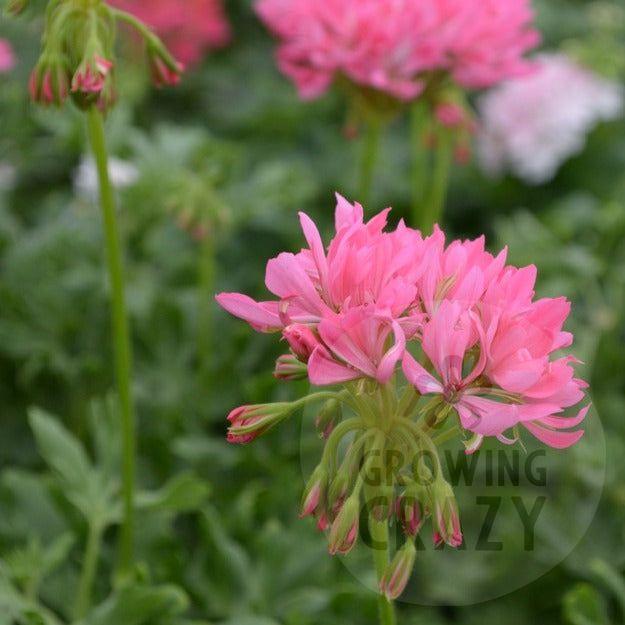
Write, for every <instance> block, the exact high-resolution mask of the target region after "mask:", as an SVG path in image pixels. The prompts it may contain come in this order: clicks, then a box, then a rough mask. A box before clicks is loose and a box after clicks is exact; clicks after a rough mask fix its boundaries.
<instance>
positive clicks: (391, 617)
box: [369, 514, 397, 625]
mask: <svg viewBox="0 0 625 625" xmlns="http://www.w3.org/2000/svg"><path fill="white" fill-rule="evenodd" d="M369 534H370V535H371V543H372V548H373V561H374V563H375V571H376V575H377V579H378V584H379V583H380V582H381V581H382V576H383V575H384V571H385V570H386V567H387V566H388V563H389V557H388V549H389V536H388V523H387V521H386V520H384V521H377V520H376V519H375V518H374V516H373V515H372V514H369ZM378 612H379V614H380V625H397V619H396V617H395V608H394V606H393V604H392V603H391V602H390V601H389V600H388V599H387V598H386V597H385V596H384V595H383V594H381V593H380V594H379V595H378Z"/></svg>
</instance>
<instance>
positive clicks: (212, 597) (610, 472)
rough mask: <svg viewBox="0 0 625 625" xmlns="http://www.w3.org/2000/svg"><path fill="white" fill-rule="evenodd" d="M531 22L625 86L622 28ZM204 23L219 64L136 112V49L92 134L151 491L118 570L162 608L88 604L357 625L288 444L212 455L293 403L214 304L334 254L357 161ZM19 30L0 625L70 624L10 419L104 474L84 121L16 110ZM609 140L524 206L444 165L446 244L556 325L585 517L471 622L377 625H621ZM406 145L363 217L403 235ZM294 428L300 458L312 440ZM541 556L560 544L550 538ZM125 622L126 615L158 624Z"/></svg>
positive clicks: (10, 167) (98, 288)
mask: <svg viewBox="0 0 625 625" xmlns="http://www.w3.org/2000/svg"><path fill="white" fill-rule="evenodd" d="M535 6H536V9H537V13H538V25H539V28H540V30H541V31H542V33H543V38H544V40H543V44H542V47H543V49H544V50H547V51H550V52H553V51H558V52H564V53H566V54H567V55H569V56H570V58H572V59H575V61H576V62H581V63H584V64H585V65H586V66H587V67H589V68H591V69H592V70H593V71H594V72H596V73H597V75H602V76H603V79H606V80H610V81H611V82H612V83H613V84H617V83H623V81H625V5H624V4H623V3H622V2H620V1H615V2H608V1H606V2H585V1H583V0H542V1H540V2H536V3H535ZM225 9H226V12H227V16H228V21H229V23H230V27H231V37H230V38H229V39H228V42H227V44H226V40H225V38H224V41H223V42H222V44H225V45H222V44H220V47H219V49H217V50H212V51H211V52H210V53H208V54H205V55H203V57H202V59H201V61H199V62H197V63H196V64H195V65H193V66H192V67H191V68H190V71H189V72H188V73H187V74H186V75H185V76H184V79H183V81H182V82H181V83H180V85H179V86H178V87H176V88H174V89H165V90H162V91H155V90H154V89H153V88H152V86H151V85H150V84H149V82H148V80H147V79H146V78H145V76H144V74H145V72H144V71H143V68H142V67H140V64H141V60H140V56H139V57H138V58H137V59H136V60H135V57H136V56H137V55H136V50H135V46H134V42H133V41H132V39H127V40H126V42H125V48H126V50H125V57H124V58H125V59H127V62H126V63H125V64H124V65H123V66H121V67H119V68H118V69H119V81H120V92H121V94H122V97H121V98H120V103H119V105H118V106H117V107H116V108H115V109H114V110H113V111H112V112H111V113H110V115H109V117H108V121H107V132H108V139H109V147H110V150H111V153H112V154H114V156H115V157H116V160H115V161H114V163H113V168H112V169H113V172H112V173H113V178H114V180H115V182H116V184H117V186H118V197H119V204H120V213H119V214H120V220H121V224H122V227H123V231H124V237H125V243H126V250H127V252H126V258H127V272H128V298H129V306H130V314H131V324H132V332H133V340H134V346H135V361H136V366H135V369H136V371H135V386H134V391H135V396H136V399H137V404H138V413H139V420H140V433H139V447H140V449H139V467H138V469H139V481H140V484H141V486H142V487H143V488H145V489H150V493H147V492H146V494H145V496H144V497H143V498H142V499H141V498H140V504H141V506H142V511H141V517H140V521H139V523H140V531H139V541H140V542H139V546H138V548H139V554H138V559H139V561H140V562H142V563H145V564H144V565H143V566H144V576H145V580H146V583H147V582H149V583H150V584H153V585H154V587H158V588H166V589H167V593H169V594H167V593H165V594H164V595H163V597H161V596H160V595H159V597H160V599H162V600H163V602H162V604H160V603H159V604H157V605H158V606H159V608H158V611H157V612H156V613H152V614H151V615H149V614H150V613H149V610H148V611H146V612H145V614H144V612H142V611H140V610H139V609H138V608H137V611H136V612H135V613H134V614H128V613H127V612H124V610H118V611H117V612H115V609H114V608H111V606H110V605H109V608H108V612H107V611H106V604H105V603H104V604H103V605H105V609H103V610H101V613H102V614H104V616H102V617H101V619H100V621H97V622H98V623H103V624H104V623H115V625H130V624H135V623H137V624H138V623H179V624H182V623H187V624H191V623H197V624H200V623H220V624H224V625H225V624H229V625H276V624H283V625H309V624H310V625H312V624H313V623H314V624H319V623H323V624H324V625H333V624H338V623H345V622H348V623H351V624H353V625H359V624H362V625H365V624H370V623H372V622H374V621H375V618H376V600H375V596H374V594H373V593H371V592H370V591H369V590H367V589H366V588H365V587H363V586H361V585H360V584H359V583H358V582H357V581H356V580H355V578H354V577H353V576H352V575H351V574H350V573H349V572H348V571H347V570H346V569H345V568H344V567H343V566H342V565H341V563H340V562H339V561H337V560H335V559H332V558H330V557H329V556H328V555H327V553H326V543H325V540H324V538H323V536H322V535H320V534H318V533H317V532H316V531H315V530H314V528H313V525H312V524H311V523H309V522H305V521H300V520H299V519H298V518H297V511H298V504H299V500H300V495H301V490H302V486H303V476H302V471H301V464H300V444H301V435H300V425H301V424H300V420H299V418H297V419H292V420H291V421H290V422H289V423H287V424H286V425H285V426H283V427H281V428H278V429H277V430H275V431H273V432H271V433H270V434H269V435H268V436H266V437H264V438H263V439H262V440H259V441H258V442H257V443H255V444H254V445H253V446H250V447H236V448H235V447H231V446H228V445H227V443H226V442H225V429H226V428H225V416H226V415H227V413H228V412H229V410H230V409H231V408H232V407H234V406H237V405H239V404H242V403H255V402H264V401H268V400H277V399H280V398H289V397H296V396H297V395H298V392H301V390H302V389H301V388H300V389H297V388H295V387H294V386H291V385H288V384H284V383H283V384H277V383H276V381H275V380H274V379H273V377H272V363H273V360H274V359H275V357H277V356H278V355H279V354H280V352H281V350H280V346H279V345H277V343H276V341H274V340H271V339H270V338H268V337H267V336H264V335H258V334H254V333H253V332H252V331H251V330H250V329H249V328H248V327H247V325H246V324H243V323H239V322H236V321H234V320H232V319H231V318H229V317H228V316H227V315H226V314H225V313H223V312H222V311H220V310H218V309H217V307H216V306H215V304H214V302H213V299H212V298H213V294H214V293H215V292H219V291H224V290H225V291H241V292H245V293H248V294H250V295H253V296H262V294H263V293H264V286H263V278H264V265H265V262H266V259H267V258H269V257H271V256H274V255H275V254H277V253H278V252H280V251H283V250H298V249H299V248H300V247H301V244H302V238H301V235H300V233H299V227H298V220H297V217H296V214H297V211H298V210H305V211H306V212H307V213H308V214H310V215H311V216H312V217H313V218H314V219H315V220H316V221H317V222H318V223H320V225H321V227H322V229H323V230H325V232H326V234H327V233H329V232H330V231H331V228H332V223H333V221H332V220H333V209H334V198H333V193H334V191H340V192H341V193H343V194H344V195H346V197H348V198H353V199H356V200H357V199H358V198H357V197H356V193H357V191H356V188H357V154H358V149H359V140H358V137H351V134H350V133H346V132H345V127H346V122H347V120H346V113H345V103H344V101H343V100H342V99H341V97H340V95H339V94H337V93H332V94H330V95H327V96H325V97H323V98H321V99H319V100H317V101H315V102H308V103H302V102H301V101H300V100H299V99H298V97H297V94H296V92H295V89H294V88H293V86H292V85H291V84H290V83H289V82H288V81H287V80H286V79H285V78H284V77H283V76H281V75H280V73H279V72H278V70H277V68H276V65H275V62H274V57H273V51H274V44H273V42H272V39H271V37H270V36H269V35H268V34H267V32H266V30H265V29H264V28H263V26H262V25H261V24H260V23H259V21H258V19H257V18H256V16H255V15H254V12H253V10H252V8H251V2H249V1H248V0H227V2H226V5H225ZM40 30H41V22H37V21H34V22H33V21H28V20H10V21H9V20H8V19H6V18H4V17H3V18H2V21H1V22H0V38H1V39H5V40H7V41H8V42H10V45H11V47H12V48H13V52H14V61H15V63H14V66H13V67H12V69H11V70H10V71H7V72H6V73H2V74H0V406H1V411H2V412H1V417H0V419H1V420H0V422H1V423H2V428H1V435H0V563H1V566H0V623H1V624H2V625H5V623H6V624H7V625H13V624H14V623H20V624H21V623H40V622H46V623H47V622H49V623H55V622H58V621H56V620H55V619H56V618H57V617H60V618H62V619H67V618H69V616H68V608H67V606H68V605H69V604H70V602H71V595H70V591H71V589H72V588H73V587H74V585H75V583H76V578H77V576H78V572H79V563H80V558H81V548H80V547H81V544H82V541H83V540H84V535H85V531H86V530H85V525H84V521H83V519H82V518H81V516H80V515H79V514H77V513H76V509H75V506H74V505H73V504H72V502H71V501H68V500H67V496H66V495H67V488H66V487H64V485H63V484H62V483H60V482H59V480H60V479H61V478H60V477H59V472H60V471H59V468H58V467H55V466H52V467H50V466H49V465H50V464H52V465H54V458H52V462H51V461H50V459H49V458H48V462H47V463H45V462H44V460H42V457H43V458H44V459H46V457H47V455H46V454H47V452H46V449H45V448H44V449H41V445H40V446H39V448H38V446H37V444H36V439H35V437H34V436H33V431H32V430H31V428H30V427H29V419H28V418H27V415H28V414H29V413H30V415H31V419H30V422H31V423H32V422H33V420H35V421H37V419H34V418H33V414H35V415H37V416H38V417H39V421H40V422H39V426H38V427H39V428H41V427H42V426H41V422H45V420H46V419H49V418H50V415H54V417H55V418H57V419H58V420H60V422H61V423H62V424H63V426H64V431H63V436H62V437H61V439H62V440H59V445H60V446H61V447H59V449H58V450H56V452H55V453H57V456H58V455H60V456H63V457H70V456H72V454H75V453H77V452H76V449H77V448H80V446H81V445H82V446H83V447H84V450H81V451H80V453H79V454H78V456H79V458H78V460H77V462H78V465H76V466H80V462H88V463H95V464H96V465H97V466H98V467H102V466H104V467H106V466H108V464H114V462H115V458H114V452H112V451H111V449H112V448H113V447H114V445H113V444H112V443H111V440H112V438H113V437H114V434H112V432H111V428H110V422H111V419H113V418H114V413H115V406H114V402H113V401H111V399H110V396H109V392H110V389H111V388H112V385H113V370H112V366H111V362H112V355H111V353H110V342H109V338H108V337H109V317H108V308H107V295H106V283H105V279H104V274H103V247H102V238H101V225H100V214H99V210H98V208H97V205H96V200H95V197H96V195H95V193H96V190H95V189H96V188H95V179H94V174H93V168H92V166H91V164H90V162H89V160H88V158H87V157H86V153H87V148H86V143H85V138H84V137H85V133H84V126H83V123H84V120H83V116H82V115H81V114H80V113H79V112H78V111H76V110H74V109H73V108H72V107H66V108H65V109H63V110H62V111H55V110H42V109H40V108H37V107H36V106H35V105H33V104H32V103H31V102H30V101H29V98H28V90H27V82H28V75H29V73H30V71H31V69H32V67H33V65H34V63H35V61H36V57H37V50H38V42H39V38H40ZM478 101H479V100H478V99H476V100H475V102H474V104H475V105H476V108H479V104H478ZM611 117H613V118H614V119H610V120H609V121H606V122H604V123H598V124H596V125H595V126H594V127H593V128H592V129H590V128H588V134H587V136H584V139H583V142H582V145H580V146H578V149H576V151H575V150H574V152H575V153H574V154H573V155H572V156H571V157H570V158H566V159H563V160H564V161H565V162H562V164H561V166H560V167H559V168H558V169H557V172H555V173H554V174H553V176H552V177H551V178H550V179H548V180H544V181H540V183H539V184H537V183H536V182H535V181H532V184H529V183H527V182H524V181H523V179H522V178H519V177H516V176H515V175H514V172H510V173H505V172H502V173H501V174H500V175H499V176H498V177H493V175H492V172H490V173H489V172H488V171H484V168H483V167H481V166H480V160H479V159H478V158H477V156H476V155H475V154H474V157H473V158H472V159H471V160H470V161H469V162H468V163H466V164H463V165H456V166H455V168H454V174H453V180H452V185H451V189H450V195H449V200H448V205H447V209H446V219H445V221H446V229H447V231H448V234H449V237H450V238H451V237H452V236H453V237H457V236H462V237H472V236H478V235H479V234H482V233H484V234H486V236H487V240H488V244H489V247H490V248H491V249H499V248H501V247H502V246H504V245H508V246H509V247H510V261H511V262H512V263H514V264H517V265H525V264H529V263H534V264H536V265H537V266H538V268H539V289H540V292H541V294H544V295H551V296H557V295H561V294H563V295H566V296H567V297H569V298H570V299H571V300H572V301H573V304H574V306H573V313H572V315H571V318H570V321H569V325H568V328H567V329H569V330H571V331H573V332H574V333H575V336H576V346H575V351H576V353H577V355H578V356H579V357H580V358H581V359H582V360H583V361H584V362H585V366H584V371H583V376H582V377H585V378H586V379H588V380H589V381H590V384H591V393H592V398H593V402H594V406H595V408H596V411H597V412H598V414H599V415H600V418H601V422H602V425H603V427H604V430H605V433H606V439H607V453H608V460H607V477H606V482H605V487H604V490H603V495H602V500H601V504H600V506H599V509H598V512H597V514H596V516H595V519H594V521H593V523H592V525H591V528H590V530H589V532H588V533H587V535H586V536H585V538H584V540H583V541H582V542H581V543H580V545H579V546H578V548H577V550H576V551H575V552H574V553H573V554H572V555H571V557H570V558H568V559H567V560H565V561H564V562H563V563H561V564H560V565H558V566H557V567H556V568H555V569H553V570H552V571H551V572H549V573H548V574H546V575H545V576H544V577H542V578H541V579H540V580H538V581H536V582H534V583H533V584H531V585H530V586H528V587H526V588H524V589H522V590H519V591H517V592H514V593H512V594H509V595H507V596H505V597H503V598H501V599H498V600H493V601H490V602H486V603H482V604H479V605H475V606H471V607H446V606H445V605H441V606H440V607H435V608H432V607H430V608H418V607H415V606H404V607H402V606H399V610H400V622H401V623H402V624H406V625H409V624H417V623H428V625H438V624H439V623H440V624H443V623H463V624H467V625H470V624H473V623H480V624H481V625H489V624H490V623H493V624H495V623H501V622H504V623H510V624H512V623H535V622H540V623H542V624H544V625H546V624H548V623H569V624H572V625H589V624H593V623H622V622H625V621H624V619H625V584H624V582H623V578H622V577H621V574H622V573H623V572H625V461H624V458H625V419H624V416H625V312H624V311H625V132H624V131H625V121H624V120H623V116H622V115H620V116H619V115H613V116H611ZM407 133H408V128H407V120H406V118H405V116H398V117H397V119H396V120H395V121H393V122H392V124H391V125H390V126H389V129H388V131H387V132H386V133H385V136H384V140H383V146H382V154H381V158H380V162H379V167H378V171H377V174H376V181H375V185H374V191H373V194H372V198H371V201H370V206H369V207H368V209H369V211H370V212H371V213H373V212H375V211H377V210H379V209H382V208H384V207H386V206H393V207H394V211H393V220H397V219H399V218H400V217H402V216H408V214H409V202H410V186H409V162H410V157H409V152H408V150H409V146H408V144H407V143H408V142H407V141H406V140H405V137H406V135H407ZM536 157H537V158H538V154H537V155H536ZM295 384H298V383H295ZM33 407H37V408H38V410H37V412H35V413H34V412H33V410H32V409H33ZM304 426H305V428H307V430H308V432H309V434H308V435H309V436H310V437H311V438H314V437H315V433H314V431H313V430H314V428H313V427H312V421H311V419H310V416H309V418H308V420H307V421H306V422H305V423H304ZM305 436H306V435H304V437H305ZM305 440H306V439H304V443H305ZM63 445H65V446H66V447H63ZM44 447H45V446H44ZM85 450H86V451H85ZM81 454H82V455H81ZM48 455H50V453H49V450H48ZM51 455H52V456H54V453H52V454H51ZM596 461H597V459H596V458H586V459H582V460H581V461H580V462H579V463H575V466H572V467H571V480H572V485H567V488H568V487H570V488H575V484H581V485H582V486H583V487H584V488H589V489H591V490H592V489H600V488H601V483H602V476H601V475H600V473H601V472H600V471H594V470H593V468H594V464H593V463H595V464H596ZM107 463H108V464H107ZM102 470H103V471H105V469H102ZM61 473H62V472H61ZM172 475H174V476H175V477H174V478H172V477H171V476H172ZM61 477H62V476H61ZM115 521H116V517H115V511H114V510H113V511H112V512H111V519H110V523H109V525H108V526H107V530H106V533H105V539H106V540H105V547H104V552H103V564H102V567H101V572H100V575H99V577H98V581H97V587H96V599H97V600H98V601H100V602H105V600H106V589H107V588H108V581H107V575H108V572H110V568H111V565H112V562H113V560H114V558H115V553H114V547H113V540H112V538H113V537H114V532H115V528H114V525H115ZM571 521H572V522H574V519H571ZM543 539H544V540H557V532H554V535H553V536H549V537H543ZM535 557H540V556H539V555H536V556H535ZM105 571H108V572H107V573H105ZM474 574H475V572H472V571H463V572H459V574H458V578H457V579H455V580H454V581H453V583H450V582H449V580H448V579H441V580H440V584H443V585H444V587H445V592H444V593H442V599H441V601H442V603H443V604H445V597H447V599H448V603H450V604H453V603H455V601H454V587H456V586H457V587H461V586H462V585H463V583H465V581H466V583H470V578H471V576H472V575H474ZM421 575H423V576H425V577H427V576H428V572H427V571H422V572H421ZM463 575H466V576H467V579H466V580H464V579H463V577H462V576H463ZM480 575H481V576H484V575H486V576H488V575H493V576H496V571H491V572H488V571H486V572H484V571H481V572H480ZM430 581H431V580H430ZM434 581H436V580H434ZM165 585H166V586H165ZM448 586H451V587H448ZM33 587H34V588H35V590H33ZM29 593H30V596H31V598H32V595H33V593H34V594H36V595H39V596H40V597H41V603H42V605H44V606H46V609H45V610H42V612H41V613H38V614H35V615H34V616H33V613H30V616H28V615H27V616H24V614H26V612H25V611H24V610H22V609H21V607H20V606H22V605H25V604H24V603H23V602H24V601H26V600H27V599H28V597H29ZM146 597H147V598H146ZM146 597H143V604H150V603H151V604H152V607H154V605H155V599H154V597H152V596H151V595H146ZM25 598H26V599H25ZM143 604H142V605H143ZM121 605H123V602H122V603H121ZM144 607H145V606H144ZM111 610H112V611H111ZM48 611H49V612H48ZM5 613H6V616H5ZM111 614H113V616H111ZM137 615H139V616H137ZM146 615H148V616H146ZM27 618H30V619H32V620H27ZM107 618H108V619H109V620H106V619H107ZM36 619H39V620H36ZM48 619H49V620H48ZM93 622H94V623H95V622H96V621H95V620H94V621H93Z"/></svg>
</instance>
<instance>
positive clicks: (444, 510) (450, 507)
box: [431, 479, 462, 547]
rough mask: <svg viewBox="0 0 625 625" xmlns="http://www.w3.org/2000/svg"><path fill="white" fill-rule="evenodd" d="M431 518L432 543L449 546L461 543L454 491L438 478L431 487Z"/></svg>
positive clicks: (456, 545) (458, 515)
mask: <svg viewBox="0 0 625 625" xmlns="http://www.w3.org/2000/svg"><path fill="white" fill-rule="evenodd" d="M431 498H432V506H433V511H432V513H433V519H434V524H435V531H434V544H435V545H436V546H437V547H440V546H441V545H443V544H444V543H446V544H448V545H449V546H450V547H460V545H462V531H461V528H460V514H459V512H458V504H457V502H456V497H455V496H454V492H453V490H452V488H451V486H450V485H449V483H447V482H446V481H445V480H443V479H440V480H438V481H437V482H435V483H434V485H433V486H432V489H431Z"/></svg>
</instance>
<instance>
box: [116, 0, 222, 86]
mask: <svg viewBox="0 0 625 625" xmlns="http://www.w3.org/2000/svg"><path fill="white" fill-rule="evenodd" d="M111 4H112V5H113V6H116V7H118V8H120V9H123V10H124V11H127V12H128V13H132V14H133V15H134V16H136V17H137V18H139V19H140V20H141V21H142V22H145V23H146V24H148V25H149V26H150V27H151V28H153V29H154V30H155V32H156V33H157V34H158V35H159V37H161V38H162V39H163V41H164V43H165V45H166V46H167V47H168V48H169V50H170V51H171V53H172V54H173V55H174V56H175V57H176V59H177V60H178V61H179V62H180V63H182V64H183V65H194V64H196V63H198V62H199V61H200V60H201V59H202V56H203V55H204V54H205V53H206V52H208V51H209V50H212V49H215V48H220V47H222V46H224V45H226V44H227V43H228V42H229V41H230V36H231V33H230V25H229V24H228V20H227V19H226V15H225V12H224V8H223V5H222V2H221V0H185V1H184V2H171V1H170V0H111ZM166 78H167V79H168V80H165V81H163V82H166V83H167V84H171V83H172V82H173V80H172V78H173V76H172V75H169V74H168V75H167V76H166Z"/></svg>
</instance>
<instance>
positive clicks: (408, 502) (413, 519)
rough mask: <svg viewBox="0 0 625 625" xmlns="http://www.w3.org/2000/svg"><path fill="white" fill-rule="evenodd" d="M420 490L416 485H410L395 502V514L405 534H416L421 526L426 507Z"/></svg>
mask: <svg viewBox="0 0 625 625" xmlns="http://www.w3.org/2000/svg"><path fill="white" fill-rule="evenodd" d="M422 491H423V489H420V488H419V487H418V486H417V485H415V484H413V485H410V486H408V487H407V488H406V490H405V491H404V492H403V493H402V494H401V495H400V496H399V497H398V498H397V501H396V502H395V515H396V516H397V520H398V521H399V522H400V523H401V527H402V529H403V531H404V534H406V536H416V535H417V534H418V533H419V531H420V529H421V528H422V527H423V523H424V521H425V516H426V509H425V506H424V505H423V501H424V497H423V494H422Z"/></svg>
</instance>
